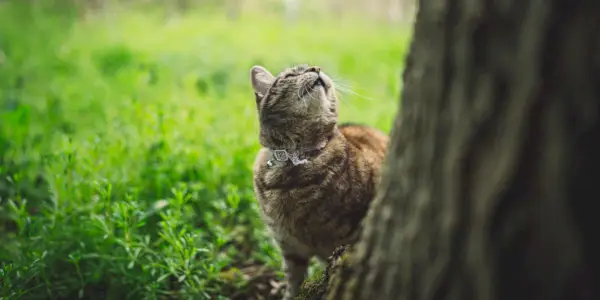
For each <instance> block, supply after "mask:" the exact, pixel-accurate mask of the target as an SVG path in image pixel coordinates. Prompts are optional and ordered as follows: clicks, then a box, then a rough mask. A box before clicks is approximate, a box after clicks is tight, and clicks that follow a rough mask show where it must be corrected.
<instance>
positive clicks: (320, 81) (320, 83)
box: [311, 75, 327, 91]
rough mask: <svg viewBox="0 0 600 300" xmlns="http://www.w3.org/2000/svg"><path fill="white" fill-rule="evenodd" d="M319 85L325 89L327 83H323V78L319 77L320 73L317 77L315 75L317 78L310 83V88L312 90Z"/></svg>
mask: <svg viewBox="0 0 600 300" xmlns="http://www.w3.org/2000/svg"><path fill="white" fill-rule="evenodd" d="M319 86H322V87H323V89H325V91H327V85H325V81H323V78H321V76H320V75H319V77H317V80H315V82H314V83H313V84H312V87H311V89H313V90H314V89H316V88H317V87H319Z"/></svg>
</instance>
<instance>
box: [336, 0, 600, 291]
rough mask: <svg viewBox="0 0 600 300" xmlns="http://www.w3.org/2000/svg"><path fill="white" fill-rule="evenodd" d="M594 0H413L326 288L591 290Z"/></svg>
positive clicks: (599, 139)
mask: <svg viewBox="0 0 600 300" xmlns="http://www.w3.org/2000/svg"><path fill="white" fill-rule="evenodd" d="M599 102H600V1H598V0H503V1H502V0H446V1H425V0H422V1H420V5H419V11H418V14H417V17H416V23H415V27H414V36H413V42H412V45H411V51H410V54H409V56H408V58H407V67H406V69H405V73H404V91H403V95H402V107H401V111H400V113H399V115H398V116H397V118H396V121H395V124H394V129H393V130H392V145H391V148H390V152H389V156H388V159H387V162H386V166H387V168H386V170H385V171H384V175H383V180H382V183H381V185H380V193H379V195H378V197H377V198H376V200H375V202H374V205H373V207H372V210H371V212H370V214H369V215H368V217H367V220H366V223H367V224H366V231H365V232H364V235H363V239H362V240H361V242H360V243H359V244H358V245H357V248H356V253H355V254H356V257H355V258H354V259H355V263H353V269H352V270H351V272H344V273H342V274H340V275H341V279H340V280H338V281H339V284H337V285H335V286H334V288H333V289H332V290H331V293H330V295H329V298H328V299H352V300H354V299H365V300H366V299H377V300H387V299H411V300H417V299H461V300H464V299H501V300H503V299H510V300H517V299H528V300H532V299H544V300H551V299H569V300H574V299H600V293H599V289H600V284H599V281H598V279H599V278H600V277H598V276H599V275H600V274H599V270H600V262H599V255H600V243H597V241H596V240H597V239H598V238H597V237H598V234H597V233H596V231H597V230H598V228H600V217H597V214H598V213H597V211H595V210H593V209H592V207H591V206H592V204H595V203H597V202H598V200H600V103H599Z"/></svg>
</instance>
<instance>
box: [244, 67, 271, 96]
mask: <svg viewBox="0 0 600 300" xmlns="http://www.w3.org/2000/svg"><path fill="white" fill-rule="evenodd" d="M250 81H251V82H252V88H253V89H254V92H255V93H256V94H257V95H258V96H259V97H263V96H264V95H265V94H266V93H267V90H268V89H269V87H270V86H271V84H273V81H275V77H274V76H273V75H272V74H271V73H270V72H269V71H267V69H265V68H263V67H261V66H254V67H252V69H250Z"/></svg>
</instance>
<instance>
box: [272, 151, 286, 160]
mask: <svg viewBox="0 0 600 300" xmlns="http://www.w3.org/2000/svg"><path fill="white" fill-rule="evenodd" d="M273 156H274V157H275V159H276V160H278V161H286V160H288V159H289V155H288V153H287V151H285V150H273Z"/></svg>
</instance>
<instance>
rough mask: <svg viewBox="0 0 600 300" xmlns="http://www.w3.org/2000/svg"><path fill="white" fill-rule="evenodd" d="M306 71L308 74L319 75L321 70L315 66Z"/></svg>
mask: <svg viewBox="0 0 600 300" xmlns="http://www.w3.org/2000/svg"><path fill="white" fill-rule="evenodd" d="M307 71H308V72H315V73H317V74H319V73H321V68H319V67H317V66H313V67H310V68H308V70H307Z"/></svg>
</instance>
